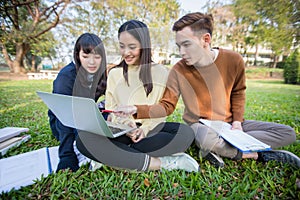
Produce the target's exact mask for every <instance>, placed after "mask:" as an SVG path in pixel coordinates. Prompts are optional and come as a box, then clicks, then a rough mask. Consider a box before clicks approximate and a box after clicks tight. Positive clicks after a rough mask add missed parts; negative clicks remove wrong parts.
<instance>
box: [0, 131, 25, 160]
mask: <svg viewBox="0 0 300 200" xmlns="http://www.w3.org/2000/svg"><path fill="white" fill-rule="evenodd" d="M28 131H29V129H28V128H19V127H5V128H1V129H0V157H2V156H3V155H4V154H5V153H6V152H7V151H8V150H9V149H10V148H12V147H14V146H19V145H20V144H21V143H22V142H26V141H27V140H29V138H30V135H22V136H19V135H20V134H21V133H23V132H28Z"/></svg>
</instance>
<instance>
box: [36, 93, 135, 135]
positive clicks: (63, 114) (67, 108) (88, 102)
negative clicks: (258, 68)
mask: <svg viewBox="0 0 300 200" xmlns="http://www.w3.org/2000/svg"><path fill="white" fill-rule="evenodd" d="M37 95H38V96H39V97H40V98H41V99H42V100H43V101H44V103H45V104H46V105H47V106H48V108H49V109H50V110H51V111H52V112H53V113H54V115H55V116H56V117H57V118H58V119H59V121H61V123H62V124H63V125H65V126H68V127H72V128H76V129H77V130H82V131H87V132H90V133H95V134H98V135H103V136H106V137H110V138H116V137H119V136H121V135H124V134H126V133H128V132H130V131H133V130H135V129H136V128H132V127H129V126H126V125H123V124H113V123H111V122H108V121H105V119H104V118H103V116H102V114H101V112H100V111H99V108H98V106H97V104H96V103H95V101H94V100H93V99H90V98H83V97H74V96H68V95H62V94H55V93H48V92H41V91H38V92H37Z"/></svg>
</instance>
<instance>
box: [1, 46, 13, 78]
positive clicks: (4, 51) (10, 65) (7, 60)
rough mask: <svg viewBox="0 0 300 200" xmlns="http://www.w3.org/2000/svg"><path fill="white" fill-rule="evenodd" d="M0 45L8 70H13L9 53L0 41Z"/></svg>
mask: <svg viewBox="0 0 300 200" xmlns="http://www.w3.org/2000/svg"><path fill="white" fill-rule="evenodd" d="M0 45H1V47H2V53H3V55H4V59H5V62H6V64H7V65H8V66H9V70H10V72H12V73H13V72H14V68H13V61H12V60H11V58H10V57H9V54H8V52H7V49H6V46H5V45H3V44H2V43H0Z"/></svg>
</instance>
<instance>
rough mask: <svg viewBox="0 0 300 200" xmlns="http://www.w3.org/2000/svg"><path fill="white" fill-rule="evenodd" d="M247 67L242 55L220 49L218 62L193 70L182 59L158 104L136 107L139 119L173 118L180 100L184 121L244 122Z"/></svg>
mask: <svg viewBox="0 0 300 200" xmlns="http://www.w3.org/2000/svg"><path fill="white" fill-rule="evenodd" d="M245 90H246V84H245V65H244V61H243V58H242V56H241V55H240V54H238V53H236V52H233V51H230V50H225V49H219V54H218V57H217V59H216V60H215V62H214V63H213V64H211V65H209V66H204V67H194V66H188V65H186V64H185V63H184V62H183V60H181V61H179V62H178V63H176V65H175V66H174V67H173V68H172V69H171V71H170V74H169V77H168V81H167V87H166V89H165V92H164V95H163V97H162V98H161V100H160V103H159V104H155V105H136V106H137V108H138V109H137V114H136V115H135V117H136V118H149V117H150V118H156V117H162V116H166V115H170V114H171V113H172V112H173V111H174V110H175V108H176V104H177V102H178V100H179V97H180V96H181V97H182V100H183V102H184V106H185V108H184V113H183V120H184V121H185V122H187V123H188V124H191V123H195V122H197V121H198V120H199V118H204V119H210V120H222V121H226V122H232V121H243V115H244V110H245V109H244V107H245Z"/></svg>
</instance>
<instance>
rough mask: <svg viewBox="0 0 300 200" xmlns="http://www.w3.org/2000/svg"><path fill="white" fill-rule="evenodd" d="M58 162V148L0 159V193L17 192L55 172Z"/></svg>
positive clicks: (43, 149) (46, 148)
mask: <svg viewBox="0 0 300 200" xmlns="http://www.w3.org/2000/svg"><path fill="white" fill-rule="evenodd" d="M58 161H59V158H58V146H56V147H50V148H48V147H45V148H42V149H38V150H35V151H30V152H27V153H22V154H19V155H15V156H11V157H8V158H3V159H0V193H1V192H8V191H10V190H11V189H13V188H14V189H16V190H17V189H19V188H20V187H22V186H27V185H31V184H33V183H34V180H40V179H41V177H42V176H43V177H46V176H48V175H49V174H50V173H52V172H55V170H56V167H57V164H58Z"/></svg>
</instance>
